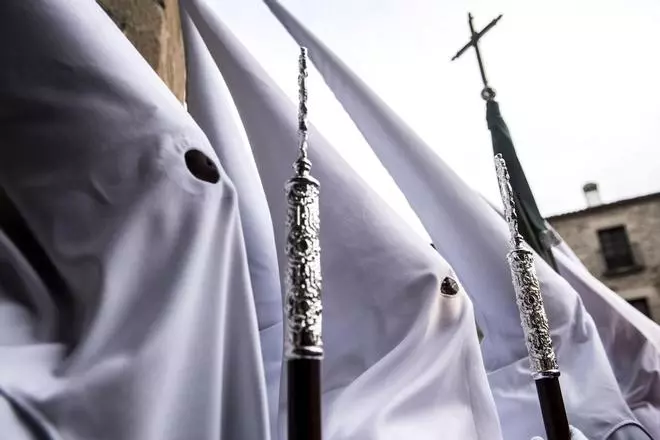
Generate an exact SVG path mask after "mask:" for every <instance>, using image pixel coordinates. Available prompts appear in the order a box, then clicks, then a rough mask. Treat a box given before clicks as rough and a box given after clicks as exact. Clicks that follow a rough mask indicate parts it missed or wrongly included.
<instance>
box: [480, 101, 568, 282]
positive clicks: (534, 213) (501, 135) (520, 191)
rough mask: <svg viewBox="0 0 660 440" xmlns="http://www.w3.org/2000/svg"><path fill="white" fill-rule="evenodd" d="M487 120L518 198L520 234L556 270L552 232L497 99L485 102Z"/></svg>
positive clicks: (517, 208) (516, 207) (494, 149)
mask: <svg viewBox="0 0 660 440" xmlns="http://www.w3.org/2000/svg"><path fill="white" fill-rule="evenodd" d="M486 120H487V121H488V129H489V130H490V133H491V136H492V138H493V153H494V155H495V154H501V155H502V157H503V158H504V160H505V162H506V166H507V169H508V170H509V177H510V179H511V187H512V188H513V193H514V198H515V202H516V206H515V210H516V214H517V215H518V227H519V229H520V234H521V235H522V236H523V238H524V239H525V241H526V242H527V244H529V246H530V247H531V248H532V249H534V250H535V251H536V252H537V253H538V254H539V255H540V256H541V257H542V258H543V259H544V260H545V261H546V262H548V264H550V266H552V268H554V269H555V270H557V265H556V263H555V259H554V257H553V256H552V250H551V244H550V240H551V238H552V236H553V234H552V231H550V230H549V227H548V224H547V222H546V221H545V219H544V218H543V217H542V216H541V212H540V211H539V208H538V206H537V205H536V200H534V195H533V194H532V189H531V188H530V187H529V183H527V178H526V177H525V173H524V172H523V169H522V165H520V161H519V160H518V156H517V155H516V149H515V148H514V146H513V141H512V140H511V134H510V133H509V128H508V127H507V126H506V123H505V122H504V119H502V114H501V113H500V106H499V104H498V103H497V102H496V101H492V100H491V101H488V102H487V103H486Z"/></svg>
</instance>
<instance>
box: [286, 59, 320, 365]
mask: <svg viewBox="0 0 660 440" xmlns="http://www.w3.org/2000/svg"><path fill="white" fill-rule="evenodd" d="M306 78H307V49H305V48H301V52H300V58H299V76H298V88H299V98H300V102H299V109H298V135H299V138H300V144H299V153H298V158H297V159H296V161H295V163H294V164H293V168H294V170H295V174H294V176H293V177H292V178H291V179H289V181H288V182H287V184H286V194H287V195H286V197H287V238H286V255H287V259H288V266H287V273H286V283H285V286H286V294H285V298H284V308H285V315H286V326H287V335H286V341H285V342H286V347H285V357H286V359H287V360H290V359H305V358H315V359H321V358H322V357H323V342H322V339H321V321H322V319H321V318H322V304H321V286H322V278H321V259H320V257H321V246H320V241H319V188H320V185H319V182H318V181H317V180H316V179H314V178H313V177H312V176H311V175H310V171H311V167H312V163H311V162H310V161H309V158H308V157H307V136H308V135H307V87H306Z"/></svg>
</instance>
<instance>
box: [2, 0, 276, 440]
mask: <svg viewBox="0 0 660 440" xmlns="http://www.w3.org/2000/svg"><path fill="white" fill-rule="evenodd" d="M0 38H2V39H3V41H4V42H5V44H2V45H0V58H1V59H2V60H3V68H2V69H0V127H2V129H1V130H0V186H2V187H3V188H4V189H5V190H6V192H7V195H8V196H9V198H10V199H11V200H12V201H13V203H14V204H15V205H16V207H17V208H18V210H19V212H20V213H21V215H22V216H23V218H24V219H25V222H26V223H27V225H28V227H29V228H30V230H31V231H32V233H33V234H34V237H35V238H36V240H37V242H38V243H39V244H40V246H41V247H42V248H43V250H44V251H45V254H46V255H47V256H48V258H49V259H50V260H51V261H52V264H53V265H54V267H55V269H56V270H57V272H58V274H59V276H61V278H62V279H63V281H64V284H63V286H62V289H61V290H58V291H52V290H51V291H50V292H49V293H50V295H52V297H53V298H57V297H58V296H63V295H68V296H69V298H71V301H72V304H73V306H74V308H75V309H74V314H73V316H74V319H73V320H72V321H71V322H67V323H65V324H67V326H69V327H70V328H72V329H73V336H74V337H73V340H72V341H65V342H61V343H60V344H55V343H48V344H46V343H40V342H35V343H27V342H26V341H23V342H22V343H21V344H20V345H19V346H16V345H14V346H8V345H3V346H1V347H0V391H1V392H2V394H3V396H5V397H6V401H7V402H9V403H10V405H11V408H12V411H14V412H17V411H22V412H23V413H24V414H31V416H30V417H31V418H30V419H31V420H33V421H34V423H36V424H37V426H36V427H35V426H32V425H30V426H28V425H25V426H23V427H18V425H17V427H16V430H20V429H27V430H29V431H30V432H31V435H32V436H33V438H53V439H55V438H57V437H61V438H62V439H76V440H78V439H80V440H83V439H99V440H103V439H108V440H117V439H122V440H156V439H157V440H184V439H185V440H188V439H195V440H215V439H219V438H222V439H235V440H249V439H254V440H263V439H264V438H267V437H268V423H267V419H268V415H267V402H266V392H265V381H264V372H263V364H262V361H261V353H260V344H259V338H258V329H257V321H256V313H255V307H254V299H253V294H252V291H251V288H250V279H249V273H248V268H247V260H246V254H245V243H244V237H243V234H242V230H241V223H240V220H239V213H238V202H237V199H236V192H235V190H234V187H233V185H232V184H231V182H230V181H229V179H228V178H227V176H226V175H225V173H224V171H223V170H222V168H221V166H220V165H219V163H218V159H217V157H216V155H215V153H214V152H213V149H212V148H211V146H210V145H209V142H208V140H207V139H206V137H205V136H204V134H203V133H202V132H201V130H200V129H199V128H198V127H197V126H196V125H195V123H194V122H193V121H192V119H191V118H190V117H189V116H188V115H187V114H186V113H185V111H184V110H183V108H182V106H181V105H180V104H179V103H178V102H177V101H176V99H175V97H174V96H173V95H172V94H171V93H170V91H169V90H167V87H166V86H165V85H164V84H163V83H162V82H161V81H160V80H159V79H158V77H157V76H156V74H155V73H154V72H153V70H152V69H151V68H150V67H149V65H148V64H147V63H146V61H144V59H142V57H140V55H139V54H138V53H137V51H136V50H135V49H134V48H133V47H132V45H131V44H130V43H129V42H128V41H127V40H126V38H125V37H124V36H123V35H122V34H121V32H120V31H119V29H117V27H116V26H115V25H114V24H113V23H112V21H111V20H110V19H109V18H108V17H107V15H106V14H105V13H104V12H103V10H101V8H100V7H99V6H98V5H97V4H96V3H95V2H93V1H90V0H67V1H49V0H21V1H9V2H1V3H0ZM190 150H197V151H200V152H202V153H203V155H204V156H206V158H207V159H208V162H207V163H206V167H207V168H206V169H207V170H211V171H212V170H213V168H214V166H215V167H216V168H217V171H216V173H217V175H218V176H219V180H218V181H217V183H210V182H207V181H203V180H200V179H199V178H198V177H195V175H193V173H192V172H191V165H187V163H186V153H187V152H189V151H190ZM196 175H197V174H196ZM15 269H16V271H17V272H18V273H17V275H18V276H21V277H27V276H29V275H30V274H29V271H28V270H22V269H21V268H20V267H19V266H18V265H16V266H15ZM40 275H41V274H40ZM6 409H7V406H6V405H4V403H3V406H0V411H2V412H3V414H2V415H1V417H2V420H5V416H7V417H11V414H8V413H7V411H6ZM246 414H249V417H246ZM12 420H14V421H15V422H16V423H17V424H19V423H22V420H25V418H24V417H23V418H20V419H19V418H12ZM13 428H14V427H4V426H3V428H2V432H3V435H4V434H5V433H7V432H11V429H13ZM37 430H39V431H42V432H51V433H55V434H52V435H50V434H49V435H48V436H46V435H45V434H43V433H42V434H37Z"/></svg>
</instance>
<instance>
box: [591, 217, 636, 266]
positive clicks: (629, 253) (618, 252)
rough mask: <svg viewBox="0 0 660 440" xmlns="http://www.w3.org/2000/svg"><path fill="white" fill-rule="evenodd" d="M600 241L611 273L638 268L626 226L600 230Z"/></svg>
mask: <svg viewBox="0 0 660 440" xmlns="http://www.w3.org/2000/svg"><path fill="white" fill-rule="evenodd" d="M598 240H599V241H600V248H601V250H602V253H603V258H604V260H605V265H606V266H607V270H608V271H609V272H612V271H620V270H622V269H628V268H632V267H636V266H637V264H636V261H635V256H634V254H633V249H632V246H631V245H630V240H629V239H628V233H627V232H626V227H625V226H623V225H621V226H615V227H613V228H607V229H601V230H599V231H598Z"/></svg>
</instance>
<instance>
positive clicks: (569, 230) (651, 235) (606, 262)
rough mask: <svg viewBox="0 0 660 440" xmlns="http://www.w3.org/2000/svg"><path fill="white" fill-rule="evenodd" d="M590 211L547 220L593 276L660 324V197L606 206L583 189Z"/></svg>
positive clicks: (593, 189)
mask: <svg viewBox="0 0 660 440" xmlns="http://www.w3.org/2000/svg"><path fill="white" fill-rule="evenodd" d="M584 194H585V198H586V201H587V206H586V208H584V209H582V210H579V211H575V212H569V213H566V214H560V215H555V216H552V217H549V218H548V221H549V222H550V224H551V225H552V226H553V227H554V228H555V229H556V230H557V232H559V234H560V235H561V236H562V238H563V239H564V240H565V241H566V243H567V244H568V245H569V246H570V247H571V248H572V249H573V251H574V252H575V253H576V255H577V256H578V257H579V258H580V260H582V263H584V265H585V266H586V267H587V268H588V269H589V271H590V272H591V273H592V274H594V275H595V276H596V277H597V278H599V279H600V280H601V281H602V282H603V283H605V284H606V285H607V286H608V287H609V288H610V289H612V290H614V291H615V292H617V293H618V294H619V295H621V296H622V297H623V298H625V299H626V300H627V301H628V302H629V303H631V304H632V305H633V306H635V307H636V308H637V309H638V310H639V311H641V312H642V313H644V314H645V315H647V316H649V317H650V318H651V319H654V320H655V321H656V322H660V293H659V292H660V193H654V194H648V195H644V196H640V197H634V198H630V199H624V200H618V201H615V202H610V203H603V202H602V200H601V197H600V194H599V191H598V185H597V184H595V183H588V184H586V185H585V186H584Z"/></svg>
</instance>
